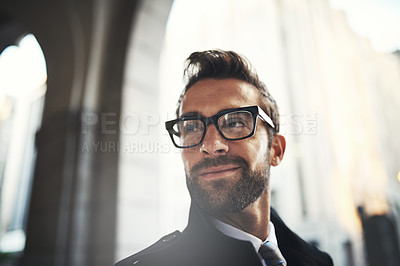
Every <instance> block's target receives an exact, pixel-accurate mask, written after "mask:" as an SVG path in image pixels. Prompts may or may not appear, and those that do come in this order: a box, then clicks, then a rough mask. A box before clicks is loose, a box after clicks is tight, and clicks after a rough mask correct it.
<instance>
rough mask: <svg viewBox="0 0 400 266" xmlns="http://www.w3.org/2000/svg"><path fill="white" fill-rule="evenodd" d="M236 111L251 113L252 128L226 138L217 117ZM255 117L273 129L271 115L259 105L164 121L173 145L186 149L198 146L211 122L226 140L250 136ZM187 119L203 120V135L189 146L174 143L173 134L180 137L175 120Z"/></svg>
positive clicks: (255, 122)
mask: <svg viewBox="0 0 400 266" xmlns="http://www.w3.org/2000/svg"><path fill="white" fill-rule="evenodd" d="M238 111H248V112H250V113H251V114H252V116H253V125H254V127H253V130H252V132H251V133H250V134H249V135H247V136H245V137H241V138H227V137H225V136H224V134H223V133H222V131H221V130H220V128H219V126H218V119H219V118H220V117H221V116H223V115H226V114H228V113H232V112H238ZM257 117H260V118H261V120H262V121H264V122H265V123H267V124H268V125H270V126H271V127H272V128H273V129H275V125H274V122H273V121H272V119H271V117H269V115H267V114H266V113H265V112H264V110H263V109H261V107H259V106H258V105H254V106H247V107H239V108H230V109H225V110H222V111H220V112H218V113H216V114H215V115H213V116H211V117H204V116H201V115H198V116H183V117H180V118H177V119H174V120H170V121H167V122H165V128H166V129H167V131H168V133H169V136H170V138H171V140H172V143H173V144H174V146H175V147H177V148H181V149H186V148H192V147H195V146H198V145H199V144H200V143H201V142H203V140H204V137H205V135H206V132H207V127H208V125H209V124H211V123H212V124H214V126H215V127H216V129H217V130H218V133H219V134H220V135H221V136H222V137H223V138H224V139H226V140H242V139H246V138H250V137H252V136H253V135H254V133H255V132H256V128H257ZM189 120H200V121H201V122H203V124H204V132H203V135H202V137H201V139H200V141H199V143H197V144H194V145H189V146H179V145H178V144H177V143H175V140H174V137H173V135H175V136H178V137H180V133H179V132H177V131H176V130H174V125H175V124H176V123H177V122H180V121H189Z"/></svg>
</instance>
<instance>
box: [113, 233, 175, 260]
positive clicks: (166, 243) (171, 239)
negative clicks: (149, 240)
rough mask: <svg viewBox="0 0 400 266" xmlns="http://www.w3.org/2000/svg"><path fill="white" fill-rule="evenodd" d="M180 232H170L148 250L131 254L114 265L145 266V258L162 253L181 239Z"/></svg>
mask: <svg viewBox="0 0 400 266" xmlns="http://www.w3.org/2000/svg"><path fill="white" fill-rule="evenodd" d="M181 234H182V233H181V232H179V231H178V230H177V231H175V232H172V233H170V234H168V235H165V236H163V237H162V238H161V239H160V240H158V241H157V242H155V243H154V244H153V245H151V246H149V247H148V248H145V249H143V250H142V251H140V252H138V253H136V254H133V255H131V256H129V257H127V258H125V259H123V260H121V261H119V262H117V263H116V264H115V266H128V265H136V266H142V265H146V264H143V263H142V262H143V261H145V260H146V258H147V257H149V256H151V255H153V254H155V253H158V252H160V251H163V250H165V249H167V248H168V247H170V246H171V245H173V244H174V243H176V242H177V240H178V239H179V238H180V237H181Z"/></svg>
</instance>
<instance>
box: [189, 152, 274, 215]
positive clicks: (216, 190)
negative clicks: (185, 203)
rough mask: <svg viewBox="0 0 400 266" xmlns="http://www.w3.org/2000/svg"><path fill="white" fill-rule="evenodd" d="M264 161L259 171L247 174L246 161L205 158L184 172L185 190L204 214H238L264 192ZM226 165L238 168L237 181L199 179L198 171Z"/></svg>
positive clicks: (233, 158)
mask: <svg viewBox="0 0 400 266" xmlns="http://www.w3.org/2000/svg"><path fill="white" fill-rule="evenodd" d="M268 161H269V160H268V158H267V160H266V162H265V167H262V169H259V170H254V171H251V170H250V167H249V164H248V163H247V161H246V160H245V159H243V158H242V157H240V156H227V155H223V156H219V157H217V158H212V159H211V158H205V159H203V160H201V161H200V162H199V163H198V164H196V165H194V166H193V167H192V169H191V170H190V173H189V174H188V173H187V172H186V171H185V172H186V186H187V188H188V190H189V194H190V196H191V198H192V200H194V201H195V202H196V203H197V204H198V205H199V206H200V207H201V208H202V209H204V210H206V211H208V212H211V213H221V212H230V213H235V212H239V211H242V210H243V209H244V208H246V207H247V206H249V205H250V204H252V203H253V202H255V201H256V200H257V199H258V198H259V197H260V196H261V194H262V193H263V192H264V191H265V190H266V189H267V187H268V184H269V169H270V167H269V165H268V163H267V162H268ZM227 164H234V165H237V166H239V167H240V169H241V173H240V176H239V178H236V177H235V178H220V179H216V180H207V181H204V180H201V178H199V175H200V172H201V170H204V169H207V168H209V167H215V166H220V165H227ZM204 182H205V183H204Z"/></svg>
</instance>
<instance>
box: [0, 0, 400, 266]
mask: <svg viewBox="0 0 400 266" xmlns="http://www.w3.org/2000/svg"><path fill="white" fill-rule="evenodd" d="M214 48H220V49H225V50H234V51H236V52H238V53H240V54H242V55H244V56H245V57H247V58H248V59H249V60H250V61H251V62H252V64H253V66H254V68H255V69H256V70H257V72H258V74H259V76H260V77H261V79H262V80H263V81H264V82H265V83H266V84H267V86H268V88H269V90H270V92H271V93H272V95H273V96H274V98H275V99H276V101H277V102H278V106H279V109H280V113H281V128H282V132H281V133H282V134H283V135H284V136H285V137H286V140H287V150H286V154H285V158H284V160H283V162H282V163H281V165H280V166H279V167H276V168H273V169H272V170H271V180H272V181H271V182H272V204H273V206H274V207H275V208H276V209H277V210H278V212H279V213H280V215H281V216H282V218H283V219H284V220H285V221H286V223H287V224H288V225H289V226H290V227H291V228H292V229H293V230H294V231H296V232H297V233H298V234H299V235H301V236H302V237H303V238H305V239H306V240H308V241H309V242H311V243H312V244H313V245H315V246H317V247H319V248H320V249H322V250H325V251H327V252H328V253H329V254H330V255H331V256H332V258H333V260H334V263H335V265H344V266H354V265H357V266H358V265H369V266H373V265H400V249H399V238H400V233H399V232H400V193H399V192H400V138H399V137H398V135H397V134H398V133H396V132H399V130H400V122H399V118H398V117H399V115H400V50H399V49H400V2H398V1H395V0H384V1H378V0H368V1H365V0H363V1H361V0H353V1H341V0H329V1H328V0H267V1H262V0H248V1H239V0H217V1H215V0H214V1H212V0H203V1H195V0H175V1H173V0H87V1H80V0H70V1H63V0H38V1H29V0H3V1H2V2H0V53H1V54H0V103H1V104H0V145H1V146H0V265H57V266H59V265H60V266H63V265H76V266H80V265H100V266H102V265H112V264H113V263H114V262H116V261H118V260H120V259H122V258H124V257H126V256H128V255H131V254H133V253H135V252H137V251H139V250H141V249H143V248H145V247H147V246H148V245H150V244H152V243H153V242H155V241H157V240H158V239H159V238H161V237H162V236H163V235H165V234H168V233H170V232H172V231H174V230H176V229H179V230H183V229H184V227H185V225H186V223H187V215H188V209H189V205H190V198H189V194H188V192H187V190H186V185H185V177H184V172H183V166H182V163H181V158H180V152H179V150H177V149H175V148H174V147H173V145H172V143H171V142H170V140H169V136H168V134H167V133H166V131H165V130H164V122H165V121H166V120H168V119H173V118H174V117H175V115H174V112H175V108H176V102H177V99H178V97H179V95H180V92H181V90H182V88H183V86H184V82H183V80H182V74H183V66H184V60H185V59H186V58H187V57H188V56H189V54H190V53H191V52H193V51H199V50H206V49H214Z"/></svg>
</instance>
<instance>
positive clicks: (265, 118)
mask: <svg viewBox="0 0 400 266" xmlns="http://www.w3.org/2000/svg"><path fill="white" fill-rule="evenodd" d="M258 113H259V114H260V116H261V118H262V119H263V120H264V121H265V122H267V123H268V124H269V125H270V126H271V127H272V128H275V125H274V122H272V119H271V118H270V117H269V115H267V114H266V113H265V112H264V110H263V109H261V107H259V106H258Z"/></svg>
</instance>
